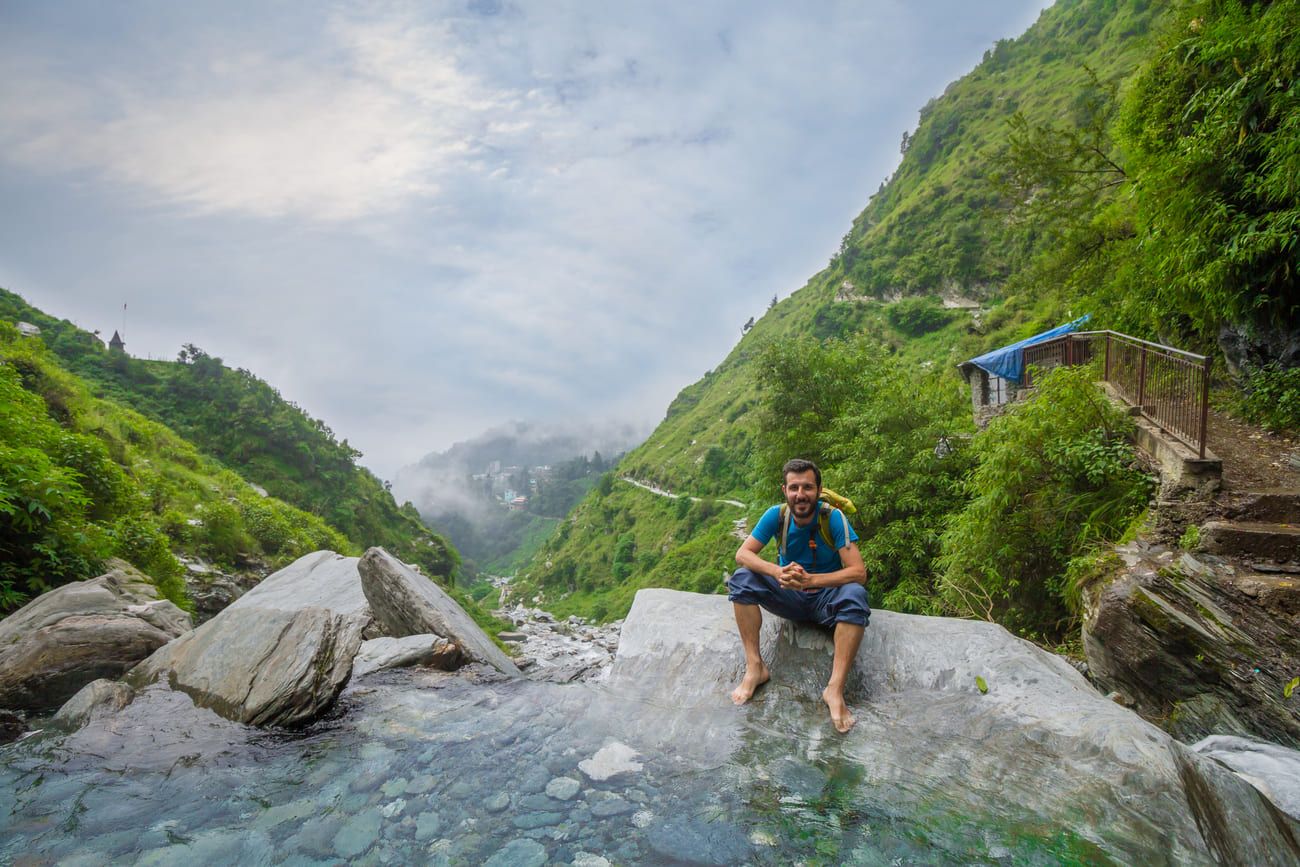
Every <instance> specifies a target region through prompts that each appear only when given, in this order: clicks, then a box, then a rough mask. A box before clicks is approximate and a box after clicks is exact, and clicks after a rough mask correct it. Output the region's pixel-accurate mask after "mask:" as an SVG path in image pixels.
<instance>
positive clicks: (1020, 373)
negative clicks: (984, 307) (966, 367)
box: [966, 313, 1092, 384]
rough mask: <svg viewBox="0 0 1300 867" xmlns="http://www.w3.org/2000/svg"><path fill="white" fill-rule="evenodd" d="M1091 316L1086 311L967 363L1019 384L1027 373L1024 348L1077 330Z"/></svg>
mask: <svg viewBox="0 0 1300 867" xmlns="http://www.w3.org/2000/svg"><path fill="white" fill-rule="evenodd" d="M1091 318H1092V314H1091V313H1085V314H1084V315H1082V316H1080V317H1079V318H1078V319H1076V320H1074V321H1073V322H1067V323H1065V324H1064V325H1058V326H1056V327H1055V328H1053V329H1051V330H1049V331H1044V332H1043V333H1042V334H1035V335H1034V336H1033V337H1026V338H1025V339H1024V340H1021V341H1019V342H1017V343H1012V344H1009V345H1007V346H1004V347H1002V348H1001V349H995V350H993V351H992V352H986V353H984V354H983V355H981V356H979V357H977V358H972V359H971V360H970V361H968V362H966V364H973V365H975V366H976V367H979V368H983V369H984V370H987V371H988V372H989V373H991V374H993V375H994V376H1000V377H1002V378H1003V379H1009V380H1011V381H1012V382H1014V383H1016V384H1019V383H1020V380H1021V378H1023V377H1024V375H1025V370H1024V365H1025V354H1024V352H1022V350H1023V349H1024V348H1025V347H1026V346H1033V345H1034V344H1035V343H1042V342H1043V341H1044V340H1051V339H1052V338H1053V337H1060V336H1061V335H1062V334H1069V333H1070V332H1071V331H1076V330H1077V329H1078V328H1079V326H1080V325H1082V324H1083V323H1085V322H1087V321H1088V320H1089V319H1091Z"/></svg>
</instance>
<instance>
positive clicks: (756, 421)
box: [519, 0, 1300, 642]
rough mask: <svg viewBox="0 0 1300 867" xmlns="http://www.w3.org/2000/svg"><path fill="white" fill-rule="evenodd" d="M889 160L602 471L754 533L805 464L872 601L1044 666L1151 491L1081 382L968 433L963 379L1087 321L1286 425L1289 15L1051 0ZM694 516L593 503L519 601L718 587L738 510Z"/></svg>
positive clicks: (1298, 386) (1296, 7)
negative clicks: (1197, 369)
mask: <svg viewBox="0 0 1300 867" xmlns="http://www.w3.org/2000/svg"><path fill="white" fill-rule="evenodd" d="M902 147H903V151H904V153H903V158H902V161H901V164H900V165H899V168H898V169H897V171H896V172H895V173H894V175H893V176H892V177H891V178H890V179H889V180H888V181H887V182H886V183H885V184H883V185H882V186H881V188H880V190H879V191H877V192H876V194H875V195H873V196H871V198H870V201H869V202H868V204H867V206H866V208H865V209H864V210H863V212H862V214H861V215H859V217H858V218H857V219H856V220H854V222H853V225H852V226H851V228H850V230H849V231H848V233H847V234H846V235H845V237H844V239H843V241H842V242H841V245H840V247H839V250H838V251H837V253H836V254H835V255H834V256H833V257H832V258H831V260H830V262H829V264H828V266H827V267H826V268H825V269H823V270H822V271H821V272H819V273H818V274H816V275H814V276H813V277H812V278H811V279H810V280H809V282H808V283H807V284H806V285H805V286H804V287H802V288H801V289H799V290H798V291H796V292H794V293H793V294H792V295H791V296H790V297H788V298H786V299H785V300H783V301H781V302H780V303H779V304H776V305H775V306H774V307H772V308H771V309H769V310H768V311H767V313H766V314H764V315H763V316H762V317H760V318H758V319H757V321H756V322H755V323H754V324H753V327H752V328H749V329H746V331H745V332H744V335H743V337H742V339H741V340H740V342H739V343H738V344H737V346H736V347H735V348H734V349H733V351H732V352H731V353H730V354H729V355H728V356H727V358H726V359H725V360H724V361H723V362H722V363H721V364H720V365H719V366H718V367H717V368H716V369H715V370H712V371H709V372H707V373H706V374H705V375H704V377H703V378H702V379H701V380H699V381H698V382H696V383H694V384H692V385H690V386H688V387H687V388H685V389H683V390H682V392H681V393H680V394H679V395H678V396H677V398H676V399H675V400H674V401H673V403H672V404H671V406H670V407H669V408H668V411H667V415H666V418H665V419H664V421H663V422H662V423H661V424H660V426H659V427H658V428H657V429H656V430H655V432H654V433H653V434H652V435H651V436H650V438H649V439H648V440H647V441H646V442H645V443H644V444H643V445H642V446H641V447H639V448H637V449H635V450H634V451H632V452H631V453H630V454H629V455H627V457H626V458H625V459H624V460H623V461H622V462H621V464H620V466H619V467H618V468H617V472H618V473H620V474H626V475H630V476H632V477H636V478H641V479H646V480H649V481H652V482H655V483H657V484H659V485H661V486H662V487H665V488H669V489H671V490H674V491H680V492H686V493H694V494H699V495H703V496H706V497H707V496H712V497H718V498H723V497H728V498H736V499H739V500H742V501H744V502H747V503H750V504H751V507H750V508H749V509H748V514H747V515H743V517H746V518H747V519H748V521H749V526H752V524H753V521H754V520H755V519H756V518H757V517H758V515H759V514H761V512H762V510H763V508H765V507H766V506H767V505H769V504H770V503H772V502H776V501H777V499H778V498H779V492H778V489H777V485H778V482H779V467H780V465H781V463H782V462H783V461H784V459H785V458H787V457H790V456H792V455H795V454H798V455H801V456H804V457H809V458H812V459H814V460H817V461H818V462H819V463H820V464H821V465H822V466H823V468H824V470H825V475H826V483H827V485H828V486H830V487H833V488H835V489H836V490H839V491H841V492H842V493H846V494H848V495H850V496H851V497H852V498H853V499H854V500H855V502H857V504H858V505H859V507H860V513H859V515H857V516H856V517H855V518H854V521H855V523H856V525H857V527H858V530H859V533H860V534H861V535H862V543H861V547H862V550H863V554H864V559H865V560H866V563H867V567H868V574H869V576H870V589H871V592H872V598H873V599H874V600H876V601H877V603H883V604H884V605H885V606H887V607H890V608H894V609H897V610H904V611H915V612H928V613H953V614H959V615H974V616H983V617H990V618H993V619H997V620H999V621H1001V622H1004V623H1006V624H1007V625H1009V626H1011V627H1013V628H1015V629H1017V630H1018V631H1019V632H1020V633H1021V634H1024V635H1029V636H1032V637H1036V638H1039V639H1041V640H1045V641H1049V642H1051V641H1056V640H1061V639H1063V638H1065V637H1066V636H1068V635H1069V634H1071V633H1072V632H1073V631H1074V629H1073V626H1074V624H1075V623H1077V619H1076V618H1077V614H1078V601H1079V588H1080V587H1081V585H1082V584H1084V583H1086V582H1087V581H1088V580H1089V576H1090V575H1091V574H1093V573H1094V572H1095V571H1096V570H1098V569H1103V568H1105V561H1106V557H1107V552H1108V551H1109V549H1110V546H1111V545H1112V544H1113V542H1114V541H1115V540H1117V539H1119V538H1122V537H1124V536H1125V535H1131V534H1133V533H1136V532H1137V531H1138V529H1139V528H1140V526H1141V523H1142V520H1143V516H1144V507H1145V504H1146V502H1147V499H1148V496H1149V494H1150V491H1151V486H1152V484H1153V480H1152V479H1151V478H1150V477H1149V476H1148V475H1147V473H1145V472H1144V471H1143V470H1142V468H1141V467H1140V466H1139V465H1138V464H1137V462H1136V461H1135V460H1134V456H1133V454H1132V451H1131V449H1130V448H1129V447H1128V445H1127V441H1126V439H1125V433H1126V425H1127V424H1128V422H1127V420H1126V419H1124V418H1123V417H1121V416H1119V415H1117V414H1116V413H1114V412H1113V411H1112V410H1111V409H1110V407H1109V406H1108V405H1107V404H1106V403H1105V401H1102V400H1099V399H1098V398H1097V395H1096V393H1095V391H1094V390H1093V389H1092V386H1091V384H1090V382H1089V374H1088V371H1087V370H1080V371H1061V372H1060V373H1058V374H1055V375H1053V376H1051V377H1048V378H1046V379H1045V380H1044V381H1042V382H1041V384H1040V387H1039V389H1038V393H1037V395H1036V397H1035V398H1034V399H1032V400H1031V401H1029V402H1028V403H1026V404H1025V405H1024V406H1022V407H1020V408H1018V409H1017V410H1016V411H1015V412H1013V413H1010V414H1008V415H1007V416H1005V417H1004V418H1002V419H1000V420H998V421H996V422H994V424H993V425H992V426H990V428H989V429H988V430H987V431H983V432H976V431H975V430H974V426H973V423H972V419H971V412H970V402H969V397H968V393H967V391H966V387H965V384H964V382H963V381H962V380H961V378H960V376H959V375H958V373H957V370H956V366H957V365H958V364H959V363H960V362H962V361H964V360H966V359H968V358H971V357H974V356H975V355H978V354H981V353H982V352H985V351H987V350H989V349H992V348H994V347H997V346H1000V345H1004V344H1006V343H1010V342H1013V341H1015V340H1018V339H1021V338H1024V337H1027V336H1029V335H1031V334H1034V333H1037V332H1038V331H1041V330H1044V329H1045V328H1048V327H1051V326H1054V325H1057V324H1060V323H1062V322H1064V321H1067V320H1069V319H1073V318H1075V317H1077V316H1078V315H1080V314H1082V313H1085V312H1088V313H1091V314H1092V316H1093V319H1092V322H1091V323H1090V327H1097V328H1113V329H1116V330H1121V331H1124V332H1127V333H1131V334H1134V335H1136V336H1139V337H1144V338H1148V339H1155V340H1161V341H1163V342H1168V343H1173V344H1175V345H1179V346H1182V347H1184V348H1187V349H1192V350H1196V351H1200V352H1205V353H1209V354H1211V355H1212V356H1213V357H1214V358H1215V362H1216V365H1217V370H1218V371H1219V374H1220V375H1219V380H1218V382H1217V383H1216V395H1215V401H1216V403H1217V404H1218V405H1221V406H1225V407H1228V408H1231V409H1233V410H1234V411H1235V412H1238V413H1239V414H1241V415H1244V416H1246V417H1248V418H1251V419H1252V420H1254V421H1256V422H1258V423H1260V424H1263V425H1264V426H1267V427H1271V428H1274V429H1289V428H1295V427H1296V426H1298V425H1300V368H1297V367H1296V365H1297V363H1298V362H1300V358H1297V357H1296V347H1297V345H1300V340H1298V339H1297V336H1296V335H1297V331H1298V330H1300V329H1298V327H1297V303H1300V291H1297V289H1300V287H1298V286H1297V282H1298V281H1297V273H1296V264H1297V241H1296V238H1297V231H1296V230H1297V228H1298V226H1297V219H1298V217H1300V185H1298V182H1297V178H1300V3H1298V2H1296V0H1277V2H1259V3H1244V2H1218V0H1211V2H1198V3H1177V4H1175V3H1158V2H1146V0H1063V2H1059V3H1057V4H1056V5H1055V6H1053V7H1052V8H1051V9H1048V10H1047V11H1045V12H1044V13H1043V14H1042V15H1041V17H1040V18H1039V20H1038V21H1037V22H1036V23H1035V24H1034V25H1033V26H1032V27H1031V28H1030V29H1029V30H1028V31H1027V32H1026V33H1025V34H1023V35H1022V36H1020V37H1019V38H1016V39H1006V40H1001V41H999V42H998V43H997V44H996V45H995V46H993V47H992V48H991V49H990V50H989V52H988V53H987V54H986V56H985V58H984V60H983V62H982V63H981V64H980V65H979V66H978V67H977V68H976V69H975V70H974V71H972V72H971V73H970V74H968V75H967V76H965V77H963V78H962V79H961V80H959V81H957V82H954V83H953V84H952V85H950V86H949V87H948V88H947V90H946V91H945V93H944V94H943V95H942V96H941V97H939V98H937V99H935V100H933V101H931V102H930V103H929V104H928V105H926V106H925V107H924V108H923V109H922V111H921V118H920V123H919V125H918V127H917V129H916V130H915V131H914V132H911V133H909V134H908V135H906V136H905V137H904V140H903V143H902ZM944 299H947V300H948V301H950V302H956V301H958V300H961V301H963V302H965V303H970V302H971V301H977V302H979V303H980V307H981V309H980V310H979V311H978V312H977V313H976V314H972V313H971V312H969V311H967V310H963V309H954V308H950V307H945V306H943V303H942V302H943V300H944ZM700 506H701V508H699V509H694V508H690V507H685V506H682V505H680V503H679V504H677V505H673V504H672V503H671V502H670V501H664V500H662V498H656V497H653V496H651V495H648V494H646V493H645V492H641V491H637V490H635V489H632V488H631V487H629V486H626V485H620V484H615V483H610V484H604V485H601V486H598V488H597V489H596V490H595V491H593V492H592V493H591V494H590V495H588V497H587V498H586V499H585V500H584V501H583V502H582V503H581V504H580V505H579V506H578V508H577V509H576V510H575V511H574V513H573V514H572V515H571V516H570V519H569V521H568V522H567V524H566V526H564V527H562V528H561V530H560V532H559V533H557V535H556V536H555V537H553V538H552V539H551V540H550V541H549V542H548V543H547V544H546V545H545V546H543V548H542V549H541V550H540V551H539V553H538V554H537V556H536V557H535V558H534V559H533V560H532V561H531V562H530V564H529V565H528V566H527V567H526V569H525V570H524V571H523V574H522V576H521V578H520V582H519V583H520V585H521V587H520V592H521V594H522V595H525V596H531V595H534V594H537V593H540V594H542V597H543V598H544V600H545V602H546V604H547V605H548V607H551V608H553V609H554V610H557V611H559V612H563V613H567V612H569V611H574V612H578V613H589V614H596V615H598V616H603V617H617V616H620V615H621V614H622V613H623V612H624V611H625V610H626V608H627V606H628V605H629V604H630V601H631V598H632V595H633V593H634V592H635V590H636V589H637V588H638V587H644V586H668V587H680V588H683V589H692V590H702V591H711V590H720V589H722V576H723V575H724V574H726V572H727V571H729V570H730V569H732V568H734V564H733V561H732V553H733V552H734V550H735V547H736V545H737V544H738V542H737V539H736V538H735V537H734V536H733V535H731V532H732V530H733V521H734V520H735V519H736V518H738V517H742V515H741V514H740V512H741V510H738V509H727V508H725V507H722V506H721V505H719V504H717V503H710V502H706V503H703V504H700ZM627 564H630V565H631V568H628V566H627Z"/></svg>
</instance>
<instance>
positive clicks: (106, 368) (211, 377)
mask: <svg viewBox="0 0 1300 867" xmlns="http://www.w3.org/2000/svg"><path fill="white" fill-rule="evenodd" d="M0 320H9V321H18V320H22V321H26V322H30V323H32V324H34V325H37V326H38V327H40V328H41V330H42V334H41V339H42V340H44V341H45V342H46V343H48V345H49V346H50V348H51V349H52V350H53V352H54V353H55V354H56V355H57V356H58V357H59V359H60V361H61V362H62V363H63V364H64V365H65V366H66V367H67V368H68V369H69V370H70V371H71V372H73V373H75V374H76V375H77V376H79V377H81V378H83V379H84V380H85V381H86V382H87V383H89V384H91V386H92V388H93V391H94V393H95V394H96V395H97V396H100V397H104V398H108V399H111V400H114V401H116V402H118V403H120V404H123V405H125V406H129V407H131V408H132V409H134V410H136V411H137V412H139V413H140V414H142V415H144V416H146V417H148V418H150V419H153V420H155V421H157V422H160V423H162V424H164V425H166V426H167V427H169V428H170V429H172V430H173V431H176V432H177V433H178V434H180V435H181V436H182V437H184V438H185V439H186V440H188V441H189V442H192V443H193V444H194V445H195V446H197V447H198V449H199V450H200V451H201V452H203V453H204V454H207V455H210V456H211V457H213V458H215V459H216V460H218V461H220V462H221V463H222V464H224V465H225V466H227V467H230V468H231V469H233V470H235V471H237V472H238V473H239V474H240V475H242V476H243V477H244V478H246V479H248V480H250V481H252V482H254V483H256V484H258V485H260V486H261V487H263V488H264V489H265V490H266V491H267V492H268V493H270V494H272V495H273V496H275V497H278V498H279V499H281V500H284V501H285V502H287V503H291V504H293V505H294V506H297V507H298V508H300V509H303V510H304V511H307V512H310V513H312V514H314V515H317V516H319V517H320V518H321V519H323V520H324V521H325V522H326V523H327V524H329V525H330V526H332V527H334V528H336V529H337V530H339V531H340V532H341V533H342V534H343V535H344V536H346V537H347V538H348V539H349V540H351V542H352V544H353V545H355V546H357V547H361V548H365V547H369V546H371V545H381V546H383V547H385V548H387V549H388V550H389V551H391V552H392V553H393V554H395V555H396V556H398V557H401V558H402V559H404V560H406V561H408V562H412V563H418V564H420V566H421V567H422V568H423V569H424V570H425V572H426V573H427V574H429V575H434V576H438V577H440V578H444V579H449V578H450V577H451V576H452V574H453V572H454V571H455V568H456V564H457V557H456V553H455V550H454V549H453V548H452V547H451V546H450V545H449V544H448V543H447V541H446V540H445V539H444V538H443V537H442V536H440V535H438V534H437V533H434V532H433V531H431V530H429V529H428V528H427V527H426V526H425V525H424V524H423V523H422V522H421V520H420V516H419V513H418V512H416V510H415V509H414V507H412V506H409V505H407V506H398V504H397V503H396V502H395V501H394V499H393V497H392V494H390V493H389V492H388V490H387V489H386V488H385V486H384V484H383V483H381V482H380V481H379V479H377V478H375V476H374V475H373V474H372V473H370V472H369V471H368V470H366V469H364V468H363V467H360V466H357V464H356V459H357V458H358V457H360V452H358V451H356V450H355V449H353V448H352V447H351V446H349V445H348V442H347V440H343V441H342V442H340V441H338V440H337V439H335V437H334V434H333V432H332V431H331V430H330V429H329V427H327V426H326V425H325V423H324V422H321V421H319V420H317V419H313V418H311V417H310V416H308V415H307V414H306V413H305V412H303V410H302V409H301V408H299V407H298V406H297V405H295V404H293V403H291V402H289V401H286V400H284V398H282V397H281V396H280V394H279V392H277V391H276V390H275V389H274V388H272V387H271V386H270V385H268V384H267V383H265V382H263V381H262V380H260V379H258V378H257V377H256V376H254V375H253V374H252V373H250V372H249V371H247V370H231V369H229V368H227V367H226V366H225V365H223V364H222V363H221V359H219V358H214V357H212V356H209V355H207V354H206V353H204V352H203V351H202V350H200V349H198V348H197V347H193V346H186V347H185V348H184V349H183V350H182V352H181V358H182V360H180V361H175V362H171V361H147V360H143V359H138V358H131V357H129V356H126V355H124V354H121V353H112V352H109V351H107V350H106V349H105V347H104V345H103V343H102V342H100V340H99V339H98V338H96V337H94V336H93V335H91V334H88V333H86V332H85V331H82V330H81V329H79V328H77V327H76V326H74V325H72V323H70V322H67V321H66V320H59V319H55V318H54V317H52V316H49V315H47V314H45V313H43V312H42V311H40V310H37V309H36V308H34V307H32V306H31V305H29V304H27V303H26V302H25V301H24V300H23V299H22V298H21V297H19V296H18V295H16V294H14V293H12V292H7V291H5V290H3V289H0Z"/></svg>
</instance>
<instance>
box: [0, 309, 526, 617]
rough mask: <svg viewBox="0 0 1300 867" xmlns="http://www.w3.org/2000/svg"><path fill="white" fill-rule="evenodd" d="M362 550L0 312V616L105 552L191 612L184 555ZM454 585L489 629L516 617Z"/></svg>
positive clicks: (239, 565)
mask: <svg viewBox="0 0 1300 867" xmlns="http://www.w3.org/2000/svg"><path fill="white" fill-rule="evenodd" d="M416 538H418V537H416ZM363 547H364V546H363V545H359V544H357V543H355V542H353V541H352V540H350V539H348V538H347V537H346V536H344V535H343V534H342V533H340V532H339V531H338V530H337V529H335V528H334V527H331V526H329V524H327V523H326V522H325V521H324V520H323V519H322V518H321V517H320V516H318V515H314V514H311V513H310V512H306V511H303V510H301V509H298V508H295V507H294V506H292V505H290V504H288V503H285V502H283V501H282V500H280V499H279V498H277V497H274V496H268V495H264V494H262V493H260V492H259V491H258V490H256V489H255V488H254V487H253V485H251V484H250V483H249V482H248V481H247V480H245V479H244V478H243V477H241V476H240V475H238V474H237V473H235V472H233V471H232V470H230V469H228V468H226V467H225V466H223V465H222V464H221V463H220V462H218V461H217V460H215V459H214V458H212V457H211V456H209V455H206V454H204V453H202V452H201V451H200V450H199V449H197V448H195V447H194V445H193V444H191V443H190V442H188V441H187V440H185V439H184V438H182V437H180V436H178V435H177V434H176V433H175V432H173V431H172V430H170V429H169V428H168V427H166V426H165V425H162V424H159V423H158V422H156V421H153V420H151V419H148V418H146V417H144V416H143V415H141V414H140V413H138V412H136V411H134V410H132V409H130V408H128V407H124V406H122V405H120V404H119V403H117V402H116V401H113V400H108V399H104V398H100V397H97V396H95V394H94V393H93V390H92V388H91V387H90V385H89V383H87V382H86V381H85V380H83V379H82V378H81V377H79V376H77V375H75V374H73V373H71V372H70V371H68V370H67V369H65V368H64V367H63V365H62V363H61V360H60V359H59V358H58V357H57V356H55V355H54V353H53V352H51V351H50V350H49V349H47V348H46V346H45V344H44V342H43V341H42V340H41V338H40V337H25V336H22V335H20V334H19V333H18V331H17V329H16V328H15V327H14V326H13V325H12V324H10V323H8V322H5V321H3V320H0V616H2V615H4V614H7V613H9V612H10V611H12V610H14V609H15V608H17V607H18V606H20V605H22V604H23V603H24V602H26V601H27V600H28V599H30V598H31V597H33V596H36V595H38V594H40V593H43V592H45V591H47V590H50V589H52V588H53V587H56V586H58V585H60V584H64V583H67V582H69V581H78V580H83V579H85V578H90V577H93V576H94V575H96V574H99V572H100V570H101V569H102V566H103V561H104V560H105V559H107V558H109V557H120V558H121V559H123V560H126V561H127V562H129V563H131V564H133V565H135V566H136V567H137V568H139V569H140V570H141V571H142V572H144V573H145V574H146V575H148V576H149V577H150V578H151V579H152V580H153V581H154V583H155V584H156V585H157V586H158V588H159V590H160V591H161V593H162V594H163V595H164V596H165V597H166V598H168V599H171V600H172V601H173V602H175V603H176V604H178V605H180V606H181V607H183V608H187V609H188V608H189V607H190V602H189V599H188V598H187V596H186V590H185V584H184V581H183V574H184V572H183V568H182V565H181V563H180V561H179V560H178V559H177V557H178V556H188V557H202V558H204V559H206V560H208V561H209V562H212V563H215V564H217V565H218V566H220V567H222V568H223V569H225V570H227V571H232V572H236V571H242V570H245V569H247V568H249V567H250V566H264V567H267V568H269V569H272V570H274V569H277V568H279V567H281V566H283V565H286V564H288V563H289V562H291V561H293V560H295V559H297V558H298V557H301V556H302V555H304V554H307V553H310V552H312V551H318V550H321V549H331V550H334V551H338V552H339V553H342V554H347V555H350V556H356V555H358V554H360V553H361V551H362V549H363ZM449 590H450V592H451V593H452V595H453V596H454V597H455V598H456V599H457V601H459V602H460V603H461V605H462V606H463V607H464V608H465V609H466V611H467V612H468V613H469V614H470V616H472V617H473V618H474V619H475V621H476V622H478V623H479V625H481V626H482V627H483V628H484V629H486V630H488V631H489V632H490V633H493V634H495V633H496V632H497V631H498V630H500V629H503V628H506V627H507V626H508V624H506V623H504V622H503V621H499V620H496V619H495V618H493V617H491V616H490V615H489V614H487V613H486V612H485V611H484V610H483V609H482V608H480V607H479V606H478V605H477V604H475V603H474V601H473V600H471V599H469V598H468V597H467V596H466V595H465V594H463V593H462V592H461V591H460V590H459V589H458V588H454V587H452V588H449Z"/></svg>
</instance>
